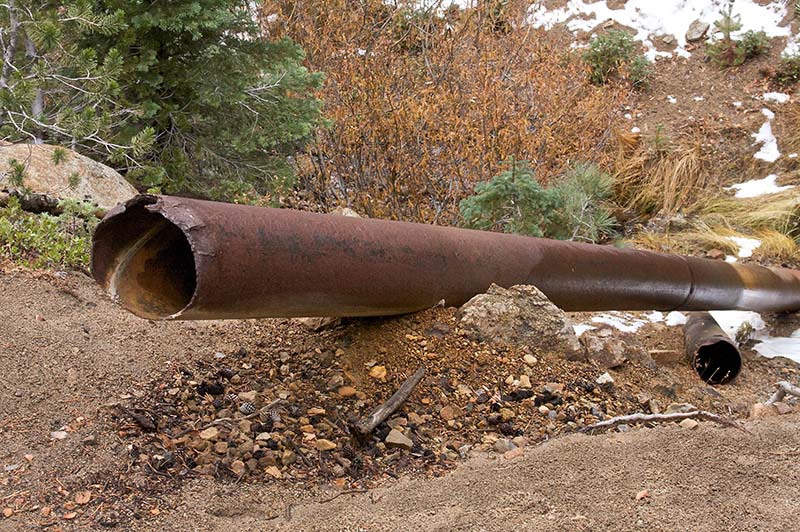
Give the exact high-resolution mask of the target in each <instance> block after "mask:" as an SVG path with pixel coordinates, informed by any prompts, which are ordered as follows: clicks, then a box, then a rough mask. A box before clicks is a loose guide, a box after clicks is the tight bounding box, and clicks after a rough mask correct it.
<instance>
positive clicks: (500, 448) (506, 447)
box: [494, 438, 517, 454]
mask: <svg viewBox="0 0 800 532" xmlns="http://www.w3.org/2000/svg"><path fill="white" fill-rule="evenodd" d="M516 448H517V446H516V444H515V443H514V442H513V441H511V440H508V439H506V438H501V439H499V440H497V441H496V442H494V450H495V452H498V453H500V454H502V453H506V452H508V451H513V450H514V449H516Z"/></svg>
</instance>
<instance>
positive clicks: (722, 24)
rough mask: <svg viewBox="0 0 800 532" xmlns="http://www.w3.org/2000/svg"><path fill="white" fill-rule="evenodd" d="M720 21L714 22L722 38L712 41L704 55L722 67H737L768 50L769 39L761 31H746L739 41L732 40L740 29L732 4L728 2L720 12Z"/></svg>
mask: <svg viewBox="0 0 800 532" xmlns="http://www.w3.org/2000/svg"><path fill="white" fill-rule="evenodd" d="M719 13H720V19H719V20H717V21H716V22H714V26H716V28H717V30H718V31H720V32H722V38H721V39H719V40H714V41H712V42H710V43H709V44H708V46H707V47H706V54H707V55H708V56H709V57H710V58H711V60H712V61H714V62H715V63H716V64H717V65H719V66H722V67H731V66H739V65H741V64H743V63H744V62H745V61H747V60H748V59H752V58H753V57H756V56H759V55H761V54H763V53H765V52H766V51H767V50H769V37H768V36H767V34H766V33H764V32H763V31H752V30H750V31H746V32H745V33H744V35H742V38H741V39H738V40H737V39H734V38H733V35H732V34H733V33H734V32H736V31H739V30H740V29H742V22H741V16H740V15H738V14H737V15H734V14H733V2H732V1H729V2H728V4H727V5H726V7H725V8H723V9H722V10H721V11H720V12H719Z"/></svg>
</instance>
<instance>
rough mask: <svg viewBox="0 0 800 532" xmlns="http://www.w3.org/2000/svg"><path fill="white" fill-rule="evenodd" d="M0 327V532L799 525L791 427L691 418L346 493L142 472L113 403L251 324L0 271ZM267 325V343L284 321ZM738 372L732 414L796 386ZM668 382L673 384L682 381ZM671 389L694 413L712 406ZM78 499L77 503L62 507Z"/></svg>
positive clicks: (328, 482) (777, 422)
mask: <svg viewBox="0 0 800 532" xmlns="http://www.w3.org/2000/svg"><path fill="white" fill-rule="evenodd" d="M0 323H2V328H0V353H1V354H2V364H3V368H2V372H0V467H2V469H0V509H5V508H11V509H13V510H14V512H13V514H12V515H11V516H10V517H8V518H3V517H0V530H3V531H5V530H15V531H16V530H42V529H48V530H94V529H107V528H113V529H116V530H142V531H144V530H154V529H162V530H244V529H253V530H273V529H274V530H369V531H371V530H475V531H479V530H486V531H490V530H633V529H642V530H777V529H792V528H794V525H795V522H796V516H797V514H798V511H800V503H798V502H797V501H798V500H800V431H798V428H800V415H798V414H797V413H795V414H789V415H785V416H780V417H773V418H769V419H765V420H759V421H751V422H747V423H746V424H745V426H746V428H747V431H748V432H745V431H739V430H736V429H733V428H723V427H719V426H716V425H714V424H710V423H705V422H703V423H701V424H700V427H699V428H698V429H696V430H686V429H682V428H680V427H678V426H677V425H669V426H658V427H655V428H643V429H636V428H633V429H632V430H631V431H630V432H627V433H617V432H612V433H608V434H601V435H596V436H586V435H580V434H573V435H567V436H556V437H554V438H552V439H549V440H548V441H546V442H545V443H543V444H538V445H537V444H532V445H531V446H529V447H526V448H525V451H524V454H520V455H517V456H516V457H515V458H513V459H510V458H505V457H503V456H501V455H497V454H494V453H488V454H487V453H473V458H470V459H467V460H462V461H457V464H453V467H452V468H450V467H448V468H446V469H447V470H449V469H453V470H452V471H449V472H447V471H445V472H442V471H438V472H437V473H436V475H433V474H426V473H425V472H424V469H423V470H421V471H420V470H415V469H413V468H411V469H408V470H399V469H398V470H396V471H399V473H400V474H392V473H391V470H387V473H386V474H383V475H382V476H381V477H380V478H375V479H373V480H372V481H370V482H369V483H368V484H361V486H362V487H360V488H358V489H357V491H358V492H356V493H350V490H353V488H352V487H348V486H343V485H342V484H337V483H336V482H335V481H334V479H332V478H330V477H325V478H322V477H320V478H319V479H315V478H308V476H306V477H305V478H304V480H303V481H302V482H298V481H295V482H287V481H284V482H267V481H263V480H260V481H252V482H250V481H248V482H237V481H233V480H231V479H226V478H209V477H202V476H201V477H198V476H188V477H186V478H185V479H174V478H170V477H169V476H168V475H164V474H159V473H158V472H157V471H152V473H153V474H149V475H148V474H145V472H147V470H146V469H145V470H142V469H140V468H137V467H134V466H136V465H137V464H138V462H137V461H136V460H134V459H133V458H132V456H134V455H133V450H135V447H136V446H137V445H140V444H141V442H142V438H144V436H141V437H131V436H130V432H125V431H124V430H121V429H120V423H122V421H121V418H120V416H119V414H118V413H115V410H114V408H115V407H114V405H116V404H117V403H119V402H121V401H122V402H124V401H131V400H135V399H136V397H138V396H140V395H145V393H146V390H145V388H146V386H148V383H150V382H152V379H154V378H155V379H158V378H162V377H163V375H165V374H167V375H168V374H170V373H171V372H172V371H173V370H174V368H175V367H177V366H180V365H182V364H190V363H192V361H193V360H195V359H201V358H202V359H207V358H208V357H209V355H210V354H213V353H215V352H218V351H226V352H230V351H234V350H236V349H239V348H240V346H241V345H242V344H243V343H244V344H245V345H248V346H249V345H251V344H252V343H253V342H258V341H261V340H258V338H259V337H261V336H262V335H264V334H265V330H264V329H263V327H264V323H263V322H260V321H242V322H238V321H237V322H210V323H155V322H149V321H146V320H140V319H138V318H135V317H133V316H131V315H129V314H127V313H125V312H124V311H122V310H120V309H119V308H117V307H115V306H114V305H113V304H112V303H111V302H110V301H109V300H108V298H107V297H106V296H105V295H103V294H102V293H100V291H99V290H98V289H97V288H96V287H95V286H94V284H93V283H92V282H91V281H90V280H89V279H88V278H87V277H85V276H84V275H82V274H79V273H69V274H64V275H61V274H49V273H48V274H45V273H36V272H28V271H20V270H15V269H6V270H5V271H4V272H3V273H2V274H0ZM398 323H400V324H401V325H403V327H405V326H406V325H405V322H398ZM270 327H272V328H271V329H267V330H271V331H273V332H272V333H271V334H273V335H275V334H277V333H276V332H275V331H279V330H281V329H282V328H284V322H278V323H277V324H274V323H273V324H272V325H270ZM368 327H370V328H371V329H376V328H377V330H380V326H376V325H374V324H372V325H369V326H368ZM308 336H309V338H311V336H310V333H309V335H308ZM359 356H361V355H359ZM454 356H455V355H454ZM359 360H360V359H359ZM443 364H444V365H446V364H445V363H443ZM748 364H749V365H750V366H751V367H750V369H749V371H748V372H746V373H745V374H744V377H743V378H742V380H741V384H739V385H736V386H732V387H728V388H726V389H725V390H723V393H725V394H727V395H730V396H733V397H734V398H735V400H736V401H738V402H740V403H741V402H744V401H746V400H747V398H748V397H749V398H750V400H751V401H752V402H755V401H757V400H763V399H764V398H765V397H762V396H766V395H768V393H769V386H768V383H769V382H774V380H777V378H783V377H785V378H791V377H792V376H793V375H794V376H796V373H797V369H796V367H794V366H792V365H791V364H788V363H786V362H780V361H775V362H774V363H769V364H765V363H763V362H760V363H756V361H754V360H750V361H749V363H748ZM362 369H363V368H362ZM568 370H569V368H565V369H564V371H568ZM671 371H673V372H675V374H674V375H673V377H670V378H671V379H673V380H674V381H677V380H680V379H684V380H686V379H689V378H690V375H691V374H690V372H688V370H685V369H681V368H677V369H675V370H671ZM626 372H627V376H626ZM640 373H642V370H639V369H636V368H632V369H628V370H624V371H622V372H620V373H615V375H616V376H617V379H620V380H625V379H628V380H630V382H631V383H634V382H635V383H637V384H636V386H637V387H636V388H631V390H634V391H635V390H640V389H642V387H643V386H646V385H647V384H648V383H650V382H654V381H651V380H647V379H644V378H643V377H641V375H638V374H640ZM662 373H663V372H662ZM654 375H655V373H654ZM562 377H564V378H566V376H562ZM648 378H649V377H648ZM637 379H638V380H637ZM364 386H366V384H364ZM383 386H386V385H383ZM631 386H633V385H631ZM684 388H685V393H695V394H696V396H695V399H696V400H702V397H701V396H703V394H707V393H708V391H707V389H706V388H703V387H697V386H695V385H692V386H684V387H680V386H678V387H677V389H678V390H682V389H684ZM628 395H630V394H628ZM720 397H721V396H720ZM715 401H716V403H715ZM719 401H722V399H719V398H717V399H714V401H711V400H709V403H708V404H709V405H710V406H713V405H714V404H717V403H719ZM719 404H722V403H719ZM419 406H421V405H419V404H417V405H416V406H415V407H419ZM467 428H468V427H467V426H466V425H465V429H464V430H465V431H466V430H467ZM62 431H63V432H65V433H66V434H65V436H64V438H63V439H59V438H54V437H53V435H54V434H56V433H58V432H62ZM467 437H468V436H464V438H467ZM137 438H138V439H137ZM545 439H547V437H545ZM539 441H541V440H539ZM143 471H144V472H143ZM434 476H436V477H439V478H434ZM394 477H397V478H394ZM363 486H366V487H367V488H368V489H365V488H364V487H363ZM81 490H86V491H88V492H91V493H92V499H91V502H90V503H88V504H86V505H81V504H76V503H75V501H76V500H79V498H80V495H79V494H80V493H81ZM645 490H646V496H641V495H640V498H639V500H637V498H636V496H637V494H641V493H642V492H644V491H645ZM43 509H44V510H45V511H44V512H43ZM45 514H46V515H45ZM73 514H74V515H73Z"/></svg>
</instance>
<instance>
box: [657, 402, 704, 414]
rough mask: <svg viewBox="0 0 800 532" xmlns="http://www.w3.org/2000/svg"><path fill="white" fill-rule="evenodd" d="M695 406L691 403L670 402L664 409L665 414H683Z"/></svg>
mask: <svg viewBox="0 0 800 532" xmlns="http://www.w3.org/2000/svg"><path fill="white" fill-rule="evenodd" d="M695 410H697V407H696V406H694V405H693V404H691V403H672V404H671V405H669V406H668V407H667V409H666V410H665V411H664V413H665V414H678V413H682V414H685V413H686V412H694V411H695Z"/></svg>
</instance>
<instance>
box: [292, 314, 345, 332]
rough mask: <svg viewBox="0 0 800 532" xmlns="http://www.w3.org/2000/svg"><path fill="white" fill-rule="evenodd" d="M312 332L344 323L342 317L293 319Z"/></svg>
mask: <svg viewBox="0 0 800 532" xmlns="http://www.w3.org/2000/svg"><path fill="white" fill-rule="evenodd" d="M293 321H294V322H296V323H299V324H300V325H302V326H303V327H305V328H306V329H308V330H309V331H312V332H319V331H322V330H324V329H333V328H334V327H337V326H339V325H340V324H341V323H342V319H341V318H331V317H320V318H294V320H293Z"/></svg>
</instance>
